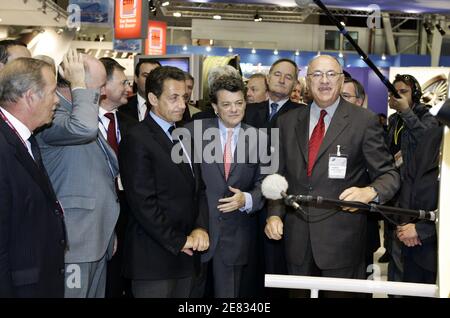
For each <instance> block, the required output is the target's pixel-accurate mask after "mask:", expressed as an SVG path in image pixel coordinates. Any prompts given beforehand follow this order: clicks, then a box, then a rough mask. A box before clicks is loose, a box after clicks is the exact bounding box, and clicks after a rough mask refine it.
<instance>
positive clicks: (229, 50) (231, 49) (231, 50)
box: [228, 45, 233, 53]
mask: <svg viewBox="0 0 450 318" xmlns="http://www.w3.org/2000/svg"><path fill="white" fill-rule="evenodd" d="M228 52H229V53H233V48H232V47H231V45H230V46H229V47H228Z"/></svg>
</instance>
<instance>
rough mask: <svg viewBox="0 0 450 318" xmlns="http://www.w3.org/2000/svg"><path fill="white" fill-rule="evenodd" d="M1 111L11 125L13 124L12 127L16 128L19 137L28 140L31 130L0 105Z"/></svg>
mask: <svg viewBox="0 0 450 318" xmlns="http://www.w3.org/2000/svg"><path fill="white" fill-rule="evenodd" d="M0 109H1V111H2V112H3V114H4V115H5V117H6V118H8V120H9V122H10V123H11V125H13V127H14V129H16V131H17V133H18V134H19V136H20V138H22V140H24V141H25V140H28V138H30V136H31V131H30V130H29V129H28V127H27V126H25V125H24V124H23V123H22V122H21V121H20V120H18V119H17V118H16V117H14V116H13V115H11V114H10V113H9V112H8V111H7V110H5V109H4V108H3V107H0Z"/></svg>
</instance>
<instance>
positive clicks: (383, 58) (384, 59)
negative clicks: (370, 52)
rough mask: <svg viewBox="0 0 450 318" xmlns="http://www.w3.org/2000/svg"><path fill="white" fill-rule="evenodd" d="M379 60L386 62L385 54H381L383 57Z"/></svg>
mask: <svg viewBox="0 0 450 318" xmlns="http://www.w3.org/2000/svg"><path fill="white" fill-rule="evenodd" d="M381 59H382V60H383V61H386V54H384V53H383V55H381Z"/></svg>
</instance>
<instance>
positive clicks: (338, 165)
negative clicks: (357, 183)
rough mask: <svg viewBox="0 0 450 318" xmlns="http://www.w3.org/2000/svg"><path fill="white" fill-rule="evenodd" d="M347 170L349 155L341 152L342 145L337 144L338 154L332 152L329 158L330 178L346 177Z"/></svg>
mask: <svg viewBox="0 0 450 318" xmlns="http://www.w3.org/2000/svg"><path fill="white" fill-rule="evenodd" d="M346 172H347V155H345V154H342V153H341V146H340V145H337V147H336V154H330V157H329V159H328V178H329V179H345V174H346Z"/></svg>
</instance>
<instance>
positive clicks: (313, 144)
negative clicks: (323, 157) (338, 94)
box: [307, 109, 327, 177]
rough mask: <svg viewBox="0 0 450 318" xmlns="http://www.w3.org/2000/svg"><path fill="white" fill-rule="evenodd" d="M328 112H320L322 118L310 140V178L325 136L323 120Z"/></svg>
mask: <svg viewBox="0 0 450 318" xmlns="http://www.w3.org/2000/svg"><path fill="white" fill-rule="evenodd" d="M326 115H327V112H326V111H325V110H323V109H322V110H321V111H320V118H319V121H318V122H317V124H316V127H314V130H313V132H312V134H311V138H310V139H309V145H308V171H307V173H308V177H310V176H311V174H312V170H313V167H314V163H315V161H316V158H317V154H318V153H319V149H320V145H321V144H322V141H323V136H324V135H325V121H324V120H323V119H324V118H325V116H326Z"/></svg>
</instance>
